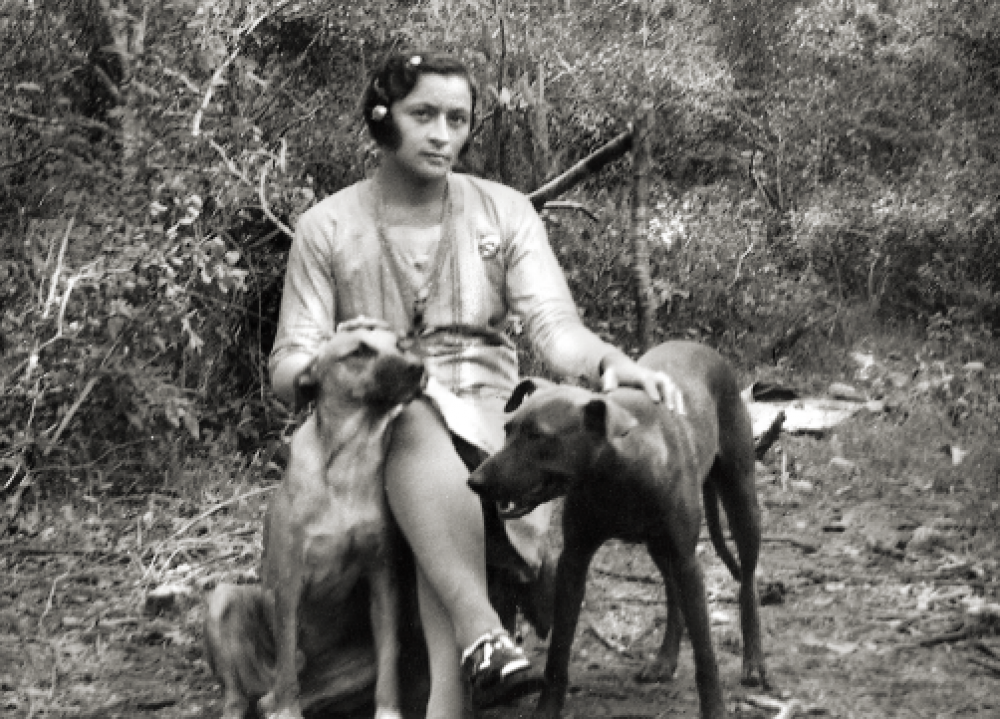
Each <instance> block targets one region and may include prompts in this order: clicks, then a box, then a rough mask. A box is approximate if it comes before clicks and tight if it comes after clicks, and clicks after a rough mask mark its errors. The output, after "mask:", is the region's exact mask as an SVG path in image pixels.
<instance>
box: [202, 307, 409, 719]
mask: <svg viewBox="0 0 1000 719" xmlns="http://www.w3.org/2000/svg"><path fill="white" fill-rule="evenodd" d="M425 383H426V374H425V371H424V366H423V364H422V362H421V361H420V360H419V359H418V358H417V357H416V356H415V355H412V354H410V353H409V352H407V351H404V350H401V349H400V346H399V344H398V342H397V338H396V336H395V335H394V334H393V333H391V332H389V331H388V330H385V329H381V328H372V327H363V328H360V329H353V330H351V331H345V332H338V333H337V334H335V335H334V336H333V337H332V338H331V339H330V340H328V341H327V342H326V343H324V344H323V345H322V347H321V348H320V351H319V353H318V354H317V356H316V358H315V359H314V360H313V361H312V363H311V364H310V365H309V366H308V367H307V368H306V369H305V370H304V371H303V372H302V374H300V375H299V377H298V378H297V379H296V383H295V386H296V394H297V397H296V401H297V403H304V402H308V401H315V408H316V409H315V412H314V413H313V415H312V416H311V417H310V418H309V419H308V420H307V421H306V422H305V423H304V424H303V425H302V427H300V428H299V429H298V430H297V431H296V432H295V434H294V436H293V437H292V443H291V457H290V459H289V463H288V470H287V472H286V475H285V479H284V481H283V482H282V483H281V485H280V486H279V487H278V489H277V491H276V493H275V496H274V498H273V499H272V501H271V503H270V506H269V507H268V512H267V517H266V519H265V524H264V556H263V566H262V571H261V581H262V585H263V586H262V587H242V586H240V587H238V586H232V585H221V586H219V587H217V588H216V589H215V590H214V591H213V593H212V594H211V595H210V597H209V598H208V612H207V619H206V626H205V635H206V642H207V650H208V660H209V663H210V664H211V666H212V669H213V671H214V672H215V674H216V676H217V677H219V679H220V680H221V682H222V684H223V687H224V691H225V709H224V713H223V717H224V719H241V718H242V717H243V716H244V714H245V713H246V711H247V710H248V708H249V707H250V704H251V702H253V701H255V700H257V699H260V709H261V711H262V713H263V715H264V717H265V718H266V719H299V718H300V717H301V716H302V710H303V709H309V708H312V707H316V706H319V705H322V704H326V703H329V702H336V703H338V704H339V705H340V706H341V707H343V706H345V703H350V702H352V701H354V702H358V703H360V702H364V701H365V698H366V694H367V692H368V691H370V688H371V684H372V682H373V681H374V683H375V705H376V717H379V719H382V718H383V717H384V718H385V719H390V718H392V717H398V716H399V711H400V703H399V674H398V668H397V663H398V656H399V645H398V636H397V628H398V621H399V620H398V599H399V597H398V588H397V583H396V577H395V575H394V570H395V568H394V563H395V558H394V556H393V551H392V544H393V538H392V535H391V531H392V525H391V523H390V521H389V520H388V517H389V513H388V508H387V507H386V504H385V493H384V488H383V487H384V485H383V480H382V467H383V462H384V457H385V452H386V448H387V444H388V441H389V438H390V430H391V425H392V421H393V419H394V418H395V417H396V416H397V415H398V414H399V412H400V411H401V410H402V408H403V406H404V405H405V404H406V403H407V402H409V401H410V400H412V399H414V398H415V397H416V396H417V395H418V394H419V393H420V391H421V389H422V388H423V386H424V384H425ZM366 593H367V596H369V597H370V602H368V601H366V600H365V596H366ZM373 639H374V642H373V641H372V640H373ZM373 644H374V656H373V652H372V646H373Z"/></svg>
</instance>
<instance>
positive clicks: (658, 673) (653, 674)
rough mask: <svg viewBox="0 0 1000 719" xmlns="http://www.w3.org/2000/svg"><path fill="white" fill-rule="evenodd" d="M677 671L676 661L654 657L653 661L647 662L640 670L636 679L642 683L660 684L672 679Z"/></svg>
mask: <svg viewBox="0 0 1000 719" xmlns="http://www.w3.org/2000/svg"><path fill="white" fill-rule="evenodd" d="M676 672H677V663H676V662H674V663H670V662H663V661H660V660H659V659H654V660H653V661H651V662H647V663H646V665H645V666H643V668H642V669H640V670H639V673H638V674H636V675H635V680H636V681H637V682H640V683H642V684H659V683H660V682H669V681H671V680H672V679H673V678H674V674H675V673H676Z"/></svg>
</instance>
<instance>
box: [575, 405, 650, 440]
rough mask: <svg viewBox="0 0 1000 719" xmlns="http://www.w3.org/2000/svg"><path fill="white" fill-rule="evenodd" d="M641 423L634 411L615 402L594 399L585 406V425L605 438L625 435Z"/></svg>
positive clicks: (595, 433)
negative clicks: (633, 413)
mask: <svg viewBox="0 0 1000 719" xmlns="http://www.w3.org/2000/svg"><path fill="white" fill-rule="evenodd" d="M637 424H639V420H637V419H636V418H635V417H633V416H632V413H631V412H629V411H628V410H626V409H624V408H623V407H620V406H618V405H617V404H615V403H614V402H608V401H607V400H605V399H592V400H590V401H589V402H587V404H585V405H584V406H583V427H584V429H586V430H587V431H588V432H590V433H591V434H594V435H596V436H598V437H603V438H604V439H615V438H616V437H624V436H625V435H626V434H628V433H629V432H631V431H632V428H633V427H635V426H636V425H637Z"/></svg>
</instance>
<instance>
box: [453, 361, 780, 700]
mask: <svg viewBox="0 0 1000 719" xmlns="http://www.w3.org/2000/svg"><path fill="white" fill-rule="evenodd" d="M639 362H640V364H642V365H644V366H646V367H650V368H652V369H655V370H659V371H662V372H664V373H665V374H667V375H668V376H669V377H670V378H671V379H672V380H673V382H674V383H675V384H676V385H677V386H678V388H679V389H680V390H681V392H682V394H683V399H684V406H685V407H686V408H687V411H686V413H685V414H683V415H681V414H677V413H673V412H670V411H668V410H667V409H666V408H665V407H664V406H663V405H662V404H656V403H654V402H653V401H651V400H650V399H649V397H648V396H647V395H646V394H645V393H644V392H642V391H640V390H636V389H618V390H615V391H613V392H611V393H609V394H595V393H593V392H590V391H587V390H584V389H581V388H577V387H569V386H562V385H553V384H551V383H548V382H545V381H544V380H532V379H527V380H524V381H522V382H521V383H520V384H519V385H518V386H517V388H515V390H514V393H513V395H512V396H511V399H510V401H509V402H508V405H507V411H508V412H514V414H513V416H512V417H511V419H510V420H509V422H508V424H507V427H506V429H507V439H506V442H505V445H504V448H503V449H502V450H501V451H500V452H498V453H497V454H495V455H493V457H491V458H490V459H488V460H487V461H486V462H485V463H484V464H483V465H482V466H480V467H479V469H478V470H477V471H476V472H475V473H473V475H472V477H471V478H470V479H469V486H470V487H472V489H473V490H475V491H476V492H478V493H479V494H480V495H481V496H483V497H484V498H486V499H491V500H494V501H496V502H498V506H499V510H500V514H501V516H503V517H516V516H520V515H522V514H524V513H525V512H528V511H530V510H531V509H532V508H534V507H536V506H538V505H539V504H540V503H542V502H545V501H548V500H550V499H554V498H556V497H559V496H562V495H566V501H565V506H564V508H563V552H562V556H561V557H560V559H559V566H558V569H557V572H556V594H555V610H554V617H553V628H552V639H551V643H550V646H549V655H548V661H547V664H546V667H545V678H546V687H545V690H544V691H543V692H542V695H541V697H540V698H539V702H538V706H537V709H536V716H540V717H544V718H545V719H556V718H557V717H558V716H559V713H560V711H561V710H562V707H563V703H564V701H565V696H566V690H567V687H568V684H569V660H570V648H571V646H572V642H573V635H574V632H575V629H576V624H577V620H578V618H579V614H580V606H581V604H582V602H583V597H584V591H585V585H586V576H587V568H588V566H589V564H590V561H591V559H592V558H593V556H594V553H595V552H596V551H597V549H598V548H599V547H600V546H601V545H602V544H604V542H605V541H606V540H608V539H612V538H617V539H622V540H625V541H631V542H643V543H645V545H646V548H647V549H648V551H649V554H650V556H651V557H652V558H653V561H654V562H655V563H656V566H657V567H658V568H659V570H660V572H661V573H662V574H663V579H664V583H665V585H666V594H667V626H666V631H665V634H664V637H663V643H662V645H661V647H660V650H659V652H658V654H657V656H656V658H655V659H654V660H653V661H652V662H651V663H650V664H648V665H647V666H646V667H645V668H644V669H643V671H642V672H641V674H640V676H639V679H640V680H644V681H660V680H665V679H669V678H671V677H672V676H673V674H674V671H675V670H676V668H677V655H678V651H679V648H680V640H681V635H682V634H683V628H684V623H685V622H686V623H687V627H688V633H689V635H690V638H691V644H692V645H693V648H694V657H695V667H696V682H697V685H698V695H699V701H700V705H701V715H702V717H705V718H706V719H721V718H722V717H724V716H725V715H726V710H725V705H724V703H723V697H722V688H721V684H720V681H719V671H718V666H717V664H716V660H715V654H714V651H713V649H712V640H711V635H710V632H709V617H708V605H707V602H706V599H705V585H704V579H703V577H702V572H701V569H700V566H699V564H698V561H697V559H696V557H695V549H696V547H697V544H698V534H699V531H700V528H701V517H702V511H701V501H700V500H701V499H702V497H703V499H704V508H705V514H706V518H707V521H708V527H709V534H710V536H711V538H712V542H713V544H714V545H715V547H716V550H717V551H718V553H719V555H720V556H721V557H722V559H723V561H724V562H725V564H726V566H727V567H728V568H729V570H730V571H731V572H732V574H733V576H734V577H735V578H736V579H737V580H738V581H739V582H740V597H739V604H740V620H741V625H742V630H743V682H744V683H745V684H755V683H760V684H762V685H765V684H766V677H765V670H764V654H763V649H762V646H761V639H760V619H759V616H758V612H757V605H758V600H757V590H756V584H755V579H754V573H755V570H756V565H757V558H758V553H759V550H760V541H761V539H760V537H761V520H760V510H759V507H758V504H757V493H756V487H755V485H754V444H753V432H752V428H751V423H750V417H749V415H748V413H747V410H746V407H745V406H744V404H743V402H742V400H741V399H740V394H739V387H738V384H737V381H736V378H735V375H734V373H733V371H732V369H731V368H730V366H729V365H728V364H727V363H726V362H725V360H724V359H723V358H722V357H721V356H720V355H719V354H718V353H716V352H715V351H714V350H711V349H709V348H708V347H705V346H703V345H699V344H696V343H692V342H667V343H664V344H662V345H660V346H658V347H656V348H654V349H652V350H651V351H650V352H648V353H647V354H646V355H644V356H643V357H642V358H641V359H640V360H639ZM719 499H721V500H722V504H723V506H724V507H725V510H726V515H727V518H728V520H729V528H730V531H731V533H732V536H733V539H734V541H735V543H736V548H737V551H738V553H739V563H737V561H736V560H735V559H734V558H733V555H732V554H731V552H730V551H729V549H728V548H727V547H726V545H725V540H724V537H723V535H722V530H721V528H720V523H719V519H720V518H719V510H718V501H719ZM678 609H680V612H679V611H678Z"/></svg>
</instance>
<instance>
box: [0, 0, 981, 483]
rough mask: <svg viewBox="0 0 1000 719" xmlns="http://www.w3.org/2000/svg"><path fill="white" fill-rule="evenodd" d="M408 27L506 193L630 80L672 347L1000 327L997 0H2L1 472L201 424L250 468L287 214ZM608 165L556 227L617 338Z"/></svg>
mask: <svg viewBox="0 0 1000 719" xmlns="http://www.w3.org/2000/svg"><path fill="white" fill-rule="evenodd" d="M428 46H434V47H441V48H444V49H449V50H452V51H455V52H458V53H459V54H461V55H462V56H463V57H464V58H465V59H467V61H468V62H469V63H470V64H471V65H472V67H473V68H474V69H475V71H476V73H477V76H478V77H479V78H480V82H481V86H482V87H481V90H482V92H481V93H480V96H481V97H482V98H483V101H482V106H481V112H480V119H481V123H480V125H479V127H477V128H476V131H475V142H474V146H473V150H472V152H471V153H470V157H469V161H468V164H469V169H470V170H471V171H474V172H479V173H482V174H485V175H487V176H490V177H495V178H500V179H503V180H504V181H506V182H509V183H510V184H513V185H515V186H517V187H519V188H522V189H525V190H527V189H531V188H533V187H535V186H537V185H539V184H540V183H541V182H542V181H544V180H545V179H547V178H551V177H552V176H554V175H555V174H557V173H558V172H559V171H560V170H562V169H565V168H566V167H568V166H569V165H570V164H571V163H572V162H574V161H575V160H578V159H580V158H581V157H583V156H584V155H586V154H587V153H588V152H590V151H592V150H593V149H595V148H596V147H599V146H600V145H601V144H603V143H604V142H606V141H608V140H609V139H611V138H612V137H614V136H615V135H617V134H618V133H620V132H621V131H623V130H624V129H626V128H627V127H628V124H629V122H630V121H631V119H632V114H633V110H634V107H635V106H636V103H637V102H639V101H640V100H642V99H645V98H652V99H653V100H654V102H655V104H656V107H657V123H656V135H655V137H654V138H653V148H654V155H655V156H656V170H657V174H658V177H659V180H658V183H657V188H656V194H655V198H654V208H653V210H654V212H653V217H652V224H651V228H650V229H651V235H652V237H653V238H654V240H655V247H654V251H653V263H654V267H653V271H654V285H655V288H656V294H657V301H658V303H659V309H658V318H659V335H660V336H662V337H666V336H687V337H697V338H701V339H703V340H706V341H708V342H710V343H712V344H714V345H716V346H719V347H721V348H723V349H724V350H725V351H726V353H727V354H729V355H730V356H733V357H737V358H739V359H741V360H742V362H743V364H744V366H750V365H752V364H754V363H756V362H762V361H763V362H773V361H777V360H779V359H780V358H781V357H783V356H786V355H787V354H788V352H789V351H790V350H791V349H792V348H793V346H794V345H795V344H796V343H797V342H798V341H799V340H800V338H801V337H811V338H813V339H812V340H808V341H813V342H815V341H819V340H818V339H815V338H822V339H823V341H826V342H830V341H834V340H836V341H842V342H845V343H846V342H848V341H849V339H850V332H849V330H847V329H845V328H846V327H847V326H848V324H849V322H847V320H846V319H845V318H848V317H850V316H852V313H853V312H854V311H855V310H854V306H855V305H857V304H858V303H860V304H861V305H862V306H863V307H864V308H865V311H866V312H869V313H873V314H875V315H876V316H880V317H883V318H893V319H896V320H901V321H905V322H915V323H919V324H921V325H925V326H927V327H929V334H934V333H941V332H954V333H960V332H961V331H962V330H961V328H962V327H964V326H969V327H973V328H975V332H976V333H979V334H980V336H981V335H982V333H988V332H989V331H990V330H991V328H994V327H995V326H996V324H997V321H998V318H1000V297H998V293H1000V277H998V276H997V273H998V269H997V268H998V267H1000V235H998V229H997V226H998V212H1000V207H998V199H997V198H998V197H1000V170H998V169H997V168H998V167H1000V164H998V157H997V155H998V152H1000V134H998V129H997V128H1000V123H998V122H997V116H998V114H1000V113H998V97H1000V52H998V51H997V48H998V47H1000V10H998V9H996V8H993V7H992V6H991V5H990V4H988V3H967V2H960V1H959V0H878V2H871V3H866V2H861V1H860V0H859V1H858V2H849V3H844V2H841V1H840V0H813V1H812V2H808V3H799V4H795V3H791V2H777V3H775V2H764V1H763V0H742V1H740V0H710V1H708V2H693V1H692V0H675V1H674V2H666V1H664V0H626V2H621V1H620V0H616V1H614V2H612V1H611V0H594V1H592V2H583V1H582V0H537V1H535V2H530V3H529V2H519V1H515V0H488V1H487V0H472V1H471V2H460V1H458V0H425V1H420V2H412V1H410V0H406V1H404V0H399V1H398V2H370V3H349V2H328V1H324V2H319V1H318V0H312V1H303V2H288V1H285V2H250V1H248V0H175V1H173V2H163V3H155V2H151V1H149V0H37V1H36V2H33V3H24V2H15V1H14V0H0V87H2V89H3V90H4V93H3V94H4V97H5V98H6V99H5V100H4V102H3V103H2V105H0V107H2V110H0V113H2V114H0V187H2V188H3V191H2V193H0V235H2V237H3V238H4V242H3V244H2V245H0V300H2V305H0V351H2V353H3V357H4V361H3V365H4V370H3V372H2V375H0V393H2V395H3V398H4V401H3V403H2V407H0V468H2V469H3V470H4V472H3V474H2V475H0V486H2V485H3V484H13V483H14V482H15V480H16V479H18V478H20V477H21V476H23V475H24V474H25V473H26V472H29V473H34V474H43V473H44V472H58V473H61V474H68V475H70V476H75V475H76V474H80V473H83V474H89V475H93V476H98V475H99V477H101V478H103V479H102V481H104V479H107V480H108V481H115V482H118V481H119V480H121V481H122V482H128V483H130V484H131V483H133V482H134V481H135V480H134V476H135V474H136V470H146V471H150V472H151V476H153V477H156V478H157V481H159V478H162V477H163V474H164V467H166V473H167V474H168V475H169V474H170V472H171V471H172V470H171V467H174V466H175V465H176V464H177V463H178V462H179V461H181V460H180V459H179V458H181V457H182V456H183V454H184V452H185V451H189V450H190V447H191V446H192V445H194V446H198V443H200V444H208V445H213V446H215V447H216V448H217V447H218V446H223V447H225V448H229V449H236V448H241V449H248V450H249V449H254V450H259V449H260V448H261V447H265V450H264V451H262V452H258V455H259V458H261V457H262V461H263V462H264V463H265V464H266V462H267V460H268V459H269V458H270V457H271V455H273V453H274V451H275V447H276V446H278V444H280V443H279V442H278V441H277V439H276V437H278V435H280V433H281V431H282V430H283V428H285V426H286V423H287V422H288V419H289V418H288V416H287V413H286V412H284V410H282V409H281V408H280V407H279V406H278V405H276V404H275V403H274V402H273V400H272V399H271V398H270V395H269V394H268V392H267V390H266V381H265V377H264V367H265V361H266V356H267V353H268V351H269V349H270V345H271V341H272V339H273V332H274V321H275V319H276V315H277V306H278V301H279V298H280V291H281V282H282V277H283V272H284V261H285V253H286V252H287V249H288V246H289V242H290V238H289V237H288V232H287V230H288V229H289V228H291V227H293V226H294V222H295V219H296V217H297V216H298V214H299V213H300V212H301V211H302V210H304V209H305V208H307V207H308V206H309V205H310V204H312V202H314V201H315V200H316V199H317V198H319V197H322V196H324V195H326V194H328V193H330V192H333V191H335V190H337V189H339V188H340V187H343V186H345V185H346V184H349V183H350V182H353V181H355V180H357V179H359V178H361V177H363V176H364V175H365V173H366V172H367V171H369V170H370V169H371V168H372V167H373V166H374V163H375V162H376V161H377V157H376V154H377V153H376V152H375V149H374V148H373V147H372V146H371V143H370V142H369V141H368V140H367V138H366V136H365V133H364V131H363V127H362V125H361V123H360V122H359V120H358V118H357V115H356V104H357V98H358V96H359V94H360V91H361V89H362V85H363V82H364V78H365V77H366V75H367V73H368V71H369V70H370V69H371V68H372V66H373V65H374V64H375V63H376V62H377V61H378V59H379V58H380V57H381V56H383V55H384V53H385V52H387V51H388V50H390V49H394V48H401V47H428ZM627 169H628V163H627V162H620V163H618V164H616V165H613V166H611V167H610V168H608V169H606V170H605V171H604V173H602V174H601V175H600V176H599V177H595V178H592V179H591V180H590V181H589V182H588V183H587V184H586V185H585V186H584V187H582V188H581V189H580V190H578V191H577V193H576V194H575V195H574V197H573V199H575V200H577V201H578V202H580V203H581V204H582V205H583V206H584V207H585V208H586V209H587V210H589V211H590V212H592V213H594V216H595V217H596V219H589V218H587V217H586V216H585V215H584V214H583V213H572V214H567V213H566V212H562V211H560V212H558V213H556V212H551V213H547V221H548V223H549V227H550V229H551V232H552V238H553V244H554V245H555V246H556V249H557V252H558V253H559V255H560V257H561V259H562V262H563V264H564V266H565V267H566V269H567V273H568V275H569V278H570V282H571V284H572V286H573V289H574V293H575V296H576V297H577V300H578V302H579V304H580V306H581V310H582V312H583V314H584V316H585V318H586V320H587V322H588V323H590V324H591V326H593V327H594V328H595V329H597V330H598V331H599V332H601V333H602V334H604V335H605V336H607V337H608V338H610V339H612V340H614V341H616V342H618V343H620V344H623V345H626V346H629V345H630V344H631V343H632V337H633V334H632V333H633V331H634V327H633V323H634V320H633V316H634V310H633V308H634V304H633V303H634V298H633V294H632V290H631V284H630V282H631V280H630V277H631V275H630V273H629V270H628V267H627V266H626V262H627V258H628V254H627V253H626V252H625V251H624V247H623V241H624V237H625V229H626V220H625V218H626V217H627V202H626V201H625V200H624V199H623V198H625V197H627V182H628V172H627ZM804 341H805V340H804ZM119 470H127V471H119ZM8 478H9V481H8Z"/></svg>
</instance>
